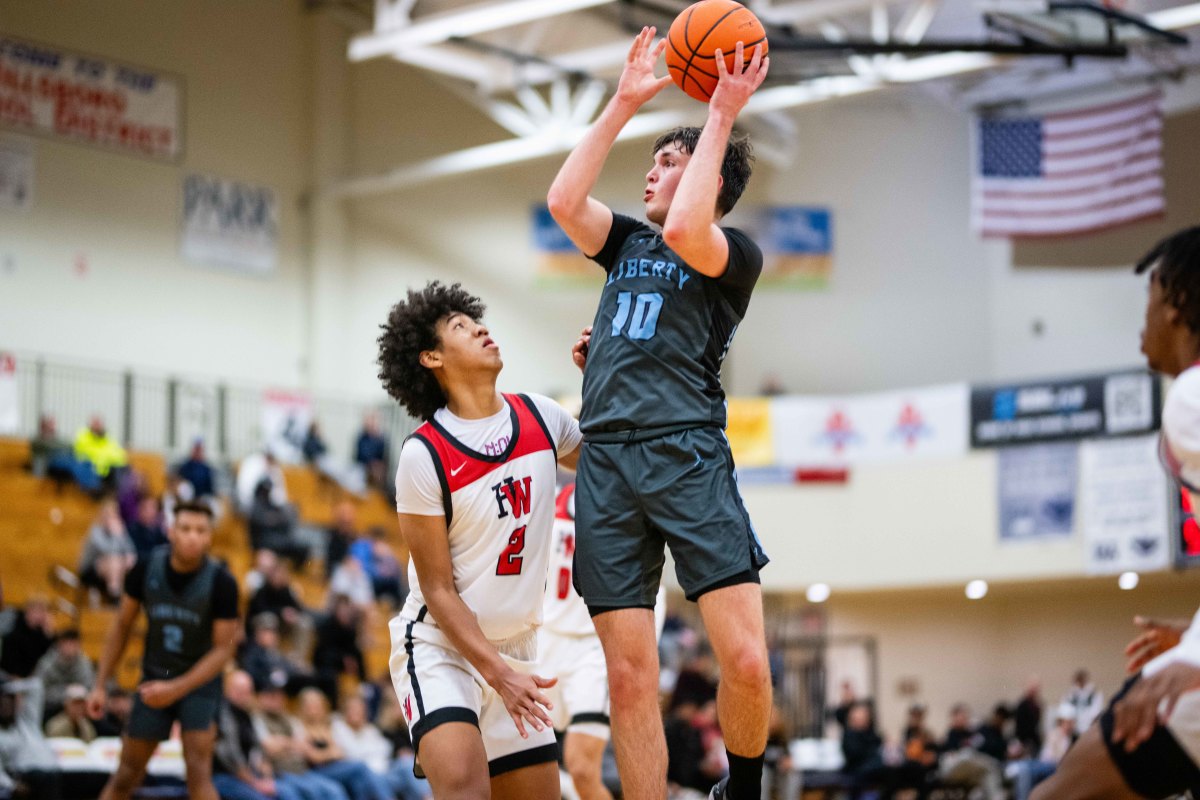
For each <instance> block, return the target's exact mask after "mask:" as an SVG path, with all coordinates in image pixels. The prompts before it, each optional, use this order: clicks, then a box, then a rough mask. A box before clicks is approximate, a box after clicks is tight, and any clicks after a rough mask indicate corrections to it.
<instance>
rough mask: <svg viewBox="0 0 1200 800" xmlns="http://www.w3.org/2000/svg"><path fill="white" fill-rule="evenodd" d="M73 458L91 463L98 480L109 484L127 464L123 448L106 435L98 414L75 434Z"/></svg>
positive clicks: (126, 456) (127, 459) (127, 457)
mask: <svg viewBox="0 0 1200 800" xmlns="http://www.w3.org/2000/svg"><path fill="white" fill-rule="evenodd" d="M75 459H76V460H77V461H81V462H86V463H88V464H91V465H92V469H94V470H95V472H96V475H97V476H98V477H99V478H100V480H101V481H102V482H104V483H107V484H109V485H110V486H112V485H113V482H114V479H115V478H116V477H117V474H118V473H119V472H120V471H121V469H122V468H124V467H127V466H128V465H129V456H128V455H126V453H125V449H124V448H122V447H121V445H119V444H117V441H116V440H115V439H113V438H112V437H111V436H109V435H108V430H107V429H106V428H105V427H104V420H103V419H102V418H101V417H100V416H99V415H97V416H93V417H92V418H91V420H90V421H89V422H88V426H87V427H86V428H80V429H79V432H78V433H76V434H75Z"/></svg>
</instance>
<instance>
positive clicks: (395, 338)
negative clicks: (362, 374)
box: [376, 281, 485, 420]
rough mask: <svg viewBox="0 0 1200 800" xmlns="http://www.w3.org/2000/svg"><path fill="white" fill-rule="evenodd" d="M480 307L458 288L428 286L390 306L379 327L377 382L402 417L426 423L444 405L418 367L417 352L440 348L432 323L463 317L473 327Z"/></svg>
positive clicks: (426, 372) (434, 384) (430, 377)
mask: <svg viewBox="0 0 1200 800" xmlns="http://www.w3.org/2000/svg"><path fill="white" fill-rule="evenodd" d="M484 309H485V306H484V304H483V303H482V302H481V301H480V299H479V298H478V297H476V296H475V295H473V294H471V293H470V292H468V291H467V290H466V289H463V288H462V284H458V283H456V284H454V285H453V286H446V285H445V284H443V283H442V282H441V281H430V282H429V283H428V284H427V285H426V286H425V288H424V289H422V290H421V291H419V292H418V291H413V290H412V289H409V290H408V297H407V298H406V299H404V300H401V301H400V302H399V303H396V305H394V306H392V310H391V311H389V312H388V318H387V322H385V323H384V324H382V325H380V326H379V328H380V330H382V331H383V333H381V334H379V338H378V339H377V340H376V341H377V342H378V343H379V360H378V362H377V363H378V364H379V380H380V381H382V382H383V388H384V390H385V391H387V393H388V394H389V395H391V396H392V397H394V398H396V400H397V401H398V402H399V403H400V405H402V406H404V408H405V409H407V410H408V413H409V414H411V415H413V416H414V417H416V418H417V419H420V420H427V419H429V418H430V417H432V416H433V412H435V411H437V410H438V409H439V408H441V407H442V406H444V405H446V395H445V393H444V392H442V387H441V386H440V385H439V384H438V382H437V379H436V378H435V377H434V376H433V373H432V372H430V371H429V370H428V369H426V368H425V367H423V366H421V360H420V359H421V353H423V352H425V351H426V350H433V349H434V348H436V347H437V346H438V345H439V344H440V343H441V341H440V339H439V338H438V334H437V323H438V322H439V321H440V320H443V319H445V318H446V317H448V316H450V315H451V314H466V315H467V316H468V317H470V318H471V319H473V320H475V321H476V322H478V321H479V320H480V319H482V318H483V311H484Z"/></svg>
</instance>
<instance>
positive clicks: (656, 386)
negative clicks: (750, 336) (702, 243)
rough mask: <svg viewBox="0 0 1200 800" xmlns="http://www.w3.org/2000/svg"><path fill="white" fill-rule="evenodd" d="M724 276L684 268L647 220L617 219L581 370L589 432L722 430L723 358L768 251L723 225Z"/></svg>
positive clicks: (603, 258)
mask: <svg viewBox="0 0 1200 800" xmlns="http://www.w3.org/2000/svg"><path fill="white" fill-rule="evenodd" d="M721 230H722V231H723V232H724V233H725V238H726V240H727V241H728V243H729V263H728V266H727V267H726V270H725V273H724V274H723V275H721V277H719V278H709V277H707V276H705V275H702V274H701V273H699V272H697V271H695V270H694V269H692V268H691V267H690V266H688V265H687V264H686V263H685V262H684V260H683V259H682V258H680V257H679V256H678V255H677V254H676V253H675V251H673V250H672V249H671V248H669V247H667V245H666V243H665V242H664V241H663V237H662V234H661V233H660V232H658V231H656V230H655V229H653V228H651V227H650V226H649V225H647V224H646V223H644V222H641V221H639V220H636V219H633V218H632V217H627V216H624V215H622V214H614V215H613V222H612V228H611V229H610V230H609V233H608V239H607V241H605V243H604V247H603V248H601V250H600V252H599V253H597V254H596V255H594V256H592V260H593V261H595V262H596V263H598V264H599V265H600V266H602V267H604V269H605V271H606V272H607V273H608V278H607V279H606V281H605V284H604V290H603V292H602V293H601V295H600V307H599V308H598V309H597V311H596V317H595V320H594V322H593V323H592V340H591V344H590V345H589V347H588V357H587V366H586V368H585V370H584V373H583V414H582V417H581V419H580V427H581V428H582V429H583V432H584V434H585V435H587V434H593V433H602V432H603V433H609V432H616V431H628V430H647V429H655V428H668V427H673V426H678V425H694V426H696V427H701V426H708V425H714V426H718V427H720V428H724V427H725V392H724V390H723V389H722V388H721V361H722V360H723V359H724V358H725V354H726V353H727V352H728V351H729V346H730V344H731V343H732V342H733V335H734V333H735V332H736V331H737V328H738V325H739V324H740V323H741V321H742V318H743V317H744V316H745V314H746V309H747V307H748V306H749V304H750V294H751V292H752V291H753V290H754V284H755V283H756V282H757V281H758V276H759V275H760V274H761V273H762V262H763V260H762V251H760V250H759V248H758V246H757V245H756V244H755V243H754V242H753V241H751V239H750V237H749V236H747V235H746V234H745V233H743V232H742V231H740V230H737V229H736V228H722V229H721Z"/></svg>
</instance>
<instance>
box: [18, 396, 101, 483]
mask: <svg viewBox="0 0 1200 800" xmlns="http://www.w3.org/2000/svg"><path fill="white" fill-rule="evenodd" d="M29 471H30V472H32V473H33V474H34V476H35V477H38V478H51V479H52V480H54V481H56V482H57V483H58V484H60V486H61V484H63V483H66V482H68V481H74V482H75V483H77V484H78V485H79V488H80V489H83V490H84V491H85V492H88V493H89V494H96V493H97V492H99V491H100V489H101V485H100V476H99V475H97V474H96V469H95V468H94V467H93V466H92V464H91V462H88V461H79V460H77V459H76V458H75V449H74V448H73V447H72V446H71V443H70V442H68V441H67V440H66V439H62V438H60V437H59V435H58V425H57V423H56V422H55V421H54V417H53V415H51V414H43V415H42V416H41V417H39V418H38V432H37V436H35V437H33V439H31V440H30V442H29Z"/></svg>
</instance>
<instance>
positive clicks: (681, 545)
mask: <svg viewBox="0 0 1200 800" xmlns="http://www.w3.org/2000/svg"><path fill="white" fill-rule="evenodd" d="M575 531H576V532H575V588H576V590H578V592H579V594H580V595H581V596H582V597H583V599H584V602H586V603H587V605H588V609H589V610H590V611H591V613H592V614H593V615H595V614H598V613H601V612H604V611H609V610H612V609H617V608H637V607H640V608H653V607H654V596H655V594H657V592H658V586H659V581H660V579H661V576H662V568H663V563H664V561H665V556H664V545H665V546H666V547H669V548H670V549H671V556H672V558H674V560H675V574H676V576H677V577H678V579H679V585H680V586H682V587H683V590H684V592H685V593H686V594H687V597H688V599H689V600H695V599H697V598H698V597H700V596H701V595H703V594H705V593H706V592H710V591H712V590H713V589H718V588H721V587H724V586H733V585H735V584H739V583H757V582H758V571H759V570H760V569H762V568H763V567H764V566H766V564H767V561H768V560H769V559H768V558H767V556H766V553H764V552H763V549H762V546H761V545H760V544H759V542H758V537H757V536H756V535H755V533H754V528H753V526H751V524H750V516H749V515H748V514H747V513H746V508H745V506H744V505H743V504H742V498H741V495H740V494H739V493H738V489H737V483H736V481H735V479H734V473H733V456H732V455H731V454H730V452H729V443H728V441H726V439H725V434H724V432H723V431H722V430H721V429H720V428H716V427H704V428H689V429H686V430H678V431H674V432H670V433H666V434H665V435H659V436H654V437H653V438H645V439H639V438H638V437H637V436H636V435H635V436H624V437H623V438H618V437H616V436H611V435H609V436H603V435H602V436H586V437H585V440H584V445H583V452H582V453H581V455H580V458H579V469H578V474H577V479H576V484H575Z"/></svg>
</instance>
